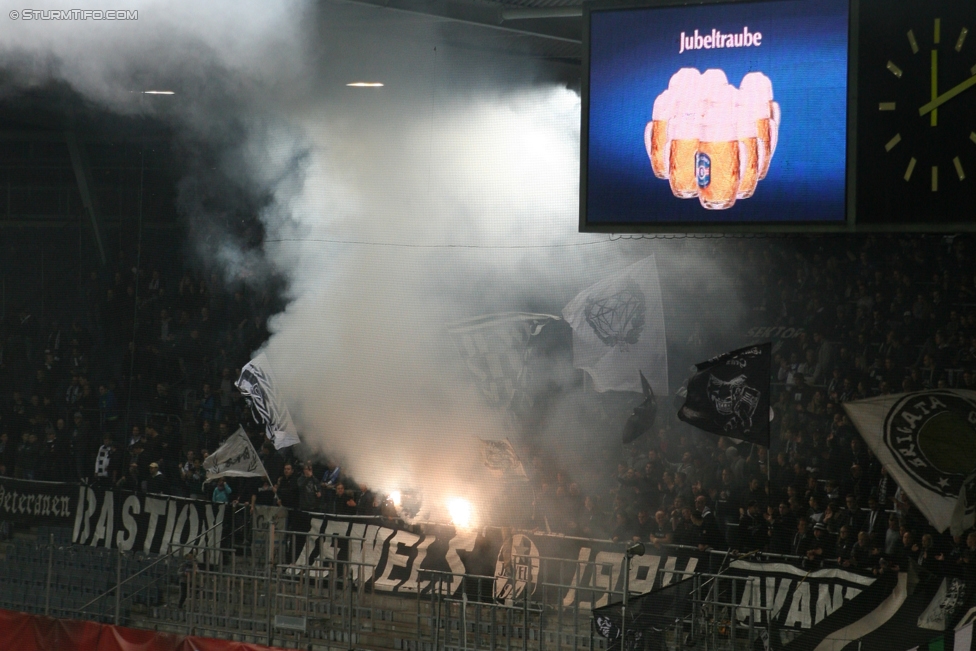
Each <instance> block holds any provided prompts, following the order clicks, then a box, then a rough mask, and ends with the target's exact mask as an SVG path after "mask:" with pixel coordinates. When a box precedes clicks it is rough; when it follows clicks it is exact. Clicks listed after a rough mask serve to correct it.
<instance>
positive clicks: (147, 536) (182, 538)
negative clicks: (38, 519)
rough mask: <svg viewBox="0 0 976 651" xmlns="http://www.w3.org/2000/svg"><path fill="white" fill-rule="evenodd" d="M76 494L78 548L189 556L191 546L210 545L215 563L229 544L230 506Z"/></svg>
mask: <svg viewBox="0 0 976 651" xmlns="http://www.w3.org/2000/svg"><path fill="white" fill-rule="evenodd" d="M74 490H75V492H76V500H77V508H76V509H75V512H74V533H73V535H72V538H71V540H72V542H74V543H76V544H79V545H91V546H92V547H111V548H119V549H122V550H123V551H131V550H134V551H138V552H147V553H154V554H166V553H169V552H171V551H176V552H177V553H178V554H182V553H188V552H190V551H191V549H192V547H190V546H191V545H192V546H196V547H208V548H212V549H213V550H214V551H211V552H210V556H209V558H207V561H208V562H211V563H215V562H217V561H218V560H219V552H218V551H216V550H217V548H220V547H226V546H227V545H222V544H221V541H222V540H223V538H224V533H225V531H224V530H225V522H224V520H225V517H226V516H227V515H229V514H228V509H227V505H226V504H211V503H210V502H205V501H202V500H187V499H182V498H179V497H169V496H166V495H144V494H140V493H130V492H128V491H119V490H106V489H104V488H95V487H91V486H77V487H75V489H74ZM198 558H199V557H198ZM199 560H203V559H202V558H200V559H199Z"/></svg>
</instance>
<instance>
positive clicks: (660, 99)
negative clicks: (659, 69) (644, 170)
mask: <svg viewBox="0 0 976 651" xmlns="http://www.w3.org/2000/svg"><path fill="white" fill-rule="evenodd" d="M673 110H674V106H673V102H672V101H671V93H670V92H669V91H667V90H666V91H664V92H663V93H661V94H660V95H658V96H657V99H655V100H654V110H653V113H652V115H651V121H650V122H648V123H647V127H645V129H644V146H645V147H646V148H647V156H648V158H650V159H651V170H652V171H653V172H654V176H656V177H657V178H659V179H666V178H668V158H669V154H670V152H669V151H668V120H670V119H671V117H672V115H671V113H672V111H673Z"/></svg>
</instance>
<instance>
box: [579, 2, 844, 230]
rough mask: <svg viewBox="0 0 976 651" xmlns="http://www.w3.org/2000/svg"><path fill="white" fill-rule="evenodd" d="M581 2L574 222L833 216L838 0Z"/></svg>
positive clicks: (840, 93) (686, 222) (821, 219)
mask: <svg viewBox="0 0 976 651" xmlns="http://www.w3.org/2000/svg"><path fill="white" fill-rule="evenodd" d="M588 14H589V20H588V21H587V25H588V47H587V54H588V56H587V61H586V64H587V67H588V72H589V74H588V75H587V76H586V77H587V81H588V83H587V84H586V88H585V97H584V106H583V108H584V117H583V141H584V157H583V159H582V164H581V169H582V173H583V177H584V183H583V185H582V188H583V189H584V191H583V193H582V194H583V197H584V198H583V204H582V206H581V208H582V210H581V212H582V214H583V215H584V216H585V217H584V224H585V227H588V228H589V229H592V230H600V229H605V228H610V229H613V228H617V227H621V226H628V225H629V226H678V227H685V226H694V225H700V224H714V225H716V226H718V227H726V226H732V225H748V224H772V225H776V224H827V225H834V226H843V225H844V224H845V220H846V212H847V211H846V184H847V135H848V134H847V121H848V111H847V107H848V52H849V32H850V4H849V0H780V1H775V2H749V3H726V4H710V5H709V4H706V5H694V6H672V7H638V8H615V9H600V10H597V9H591V10H590V11H589V12H588Z"/></svg>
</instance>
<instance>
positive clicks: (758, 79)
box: [739, 72, 773, 119]
mask: <svg viewBox="0 0 976 651" xmlns="http://www.w3.org/2000/svg"><path fill="white" fill-rule="evenodd" d="M739 90H740V91H742V92H744V93H745V94H746V95H748V96H749V97H750V98H751V99H752V100H755V102H756V103H755V107H756V110H757V113H756V118H757V119H764V118H769V117H770V112H771V109H770V104H769V103H770V102H772V101H773V83H772V82H771V81H770V80H769V77H767V76H766V75H764V74H763V73H761V72H750V73H748V74H746V76H745V77H743V78H742V83H740V84H739Z"/></svg>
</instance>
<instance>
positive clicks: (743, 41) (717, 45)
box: [678, 27, 762, 54]
mask: <svg viewBox="0 0 976 651" xmlns="http://www.w3.org/2000/svg"><path fill="white" fill-rule="evenodd" d="M680 45H681V49H680V50H678V54H681V53H682V52H684V51H685V50H718V49H722V48H727V47H759V46H760V45H762V32H750V31H749V28H748V27H743V28H742V31H741V32H736V33H734V34H725V33H723V32H720V31H719V30H717V29H713V30H712V33H711V34H704V35H702V34H699V33H698V30H697V29H696V30H695V33H694V34H692V35H691V36H686V35H685V33H684V32H681V40H680Z"/></svg>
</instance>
